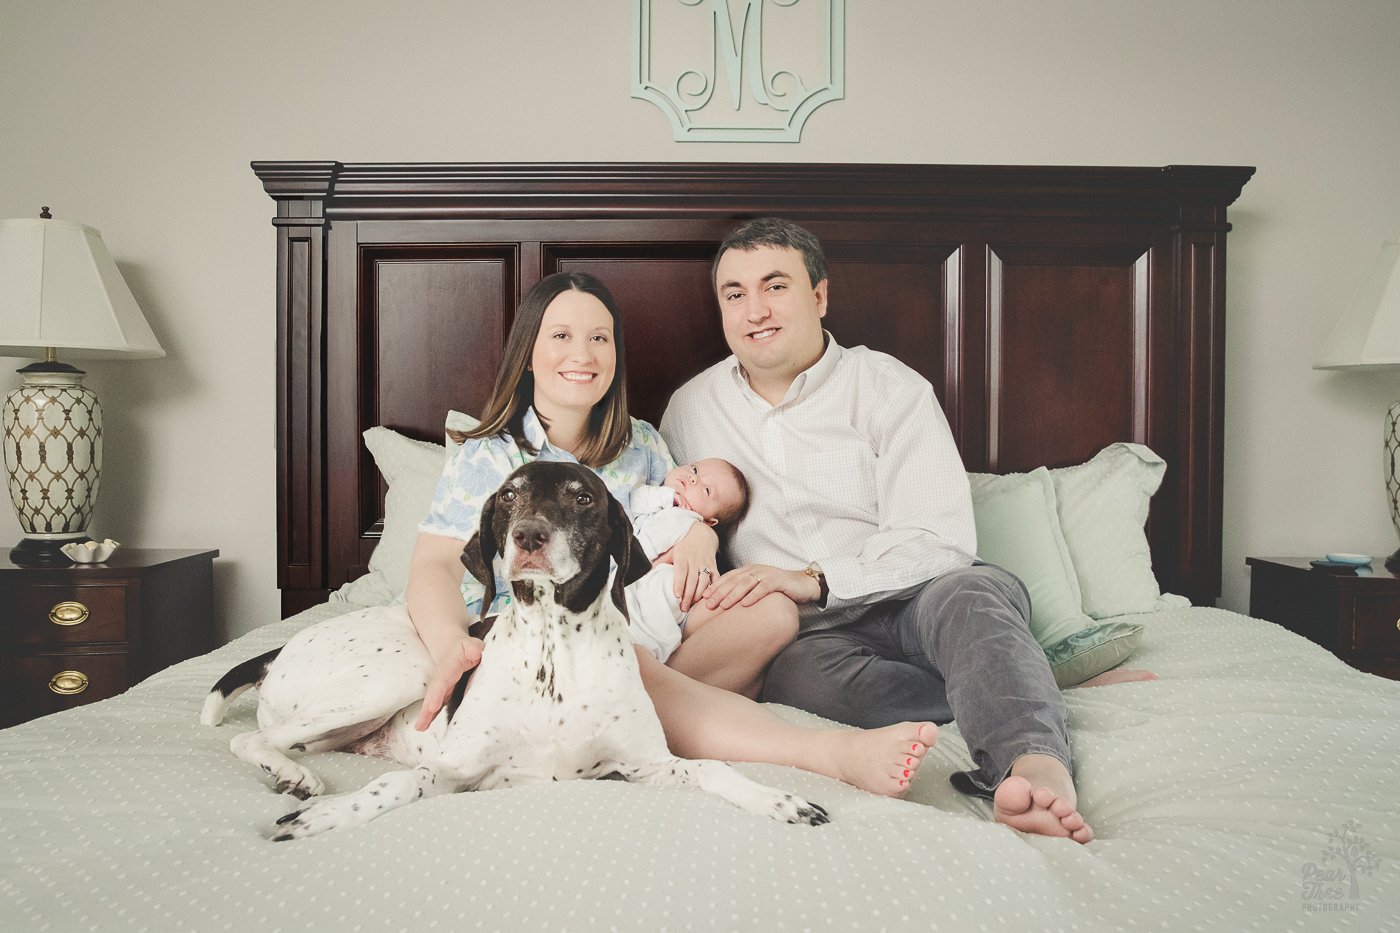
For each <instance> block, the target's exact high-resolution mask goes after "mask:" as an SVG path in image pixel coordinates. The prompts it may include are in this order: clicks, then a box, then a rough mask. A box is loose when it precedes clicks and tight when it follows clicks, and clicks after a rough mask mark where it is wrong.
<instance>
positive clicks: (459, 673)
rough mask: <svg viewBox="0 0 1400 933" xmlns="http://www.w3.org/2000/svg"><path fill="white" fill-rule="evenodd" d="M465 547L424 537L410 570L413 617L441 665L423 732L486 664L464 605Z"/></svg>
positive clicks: (421, 720)
mask: <svg viewBox="0 0 1400 933" xmlns="http://www.w3.org/2000/svg"><path fill="white" fill-rule="evenodd" d="M462 547H463V543H462V541H461V540H459V539H457V538H449V537H446V536H444V535H434V534H428V533H427V532H419V534H418V542H417V543H416V544H415V545H414V547H413V558H412V560H411V561H410V563H409V568H408V617H409V618H410V619H412V620H413V627H414V628H415V629H417V630H418V637H419V638H421V639H423V644H424V645H426V646H427V648H428V653H429V654H430V655H432V657H433V663H434V665H435V667H434V670H433V679H432V681H431V682H430V683H429V684H428V695H427V697H425V698H424V700H423V710H422V712H421V713H420V714H419V716H418V722H417V723H415V724H414V727H415V728H416V729H418V730H419V731H420V732H421V731H423V730H424V729H426V728H428V726H429V725H431V724H432V721H433V718H434V717H435V716H437V714H438V711H439V710H441V709H442V707H443V704H444V703H446V702H447V698H448V696H450V695H451V693H452V690H453V688H454V687H456V686H457V682H458V681H459V680H461V679H462V677H463V676H464V675H465V674H466V673H467V672H468V671H470V670H471V669H472V668H474V667H476V666H477V664H479V663H481V648H482V641H481V639H479V638H472V637H471V636H470V635H468V634H467V627H468V626H470V625H471V624H472V622H474V621H476V620H475V619H474V618H473V617H472V614H471V613H470V612H468V611H467V604H466V603H465V602H464V601H463V599H462V576H463V574H465V573H466V568H465V567H463V566H462V560H461V556H462Z"/></svg>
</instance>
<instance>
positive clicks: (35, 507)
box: [0, 207, 165, 564]
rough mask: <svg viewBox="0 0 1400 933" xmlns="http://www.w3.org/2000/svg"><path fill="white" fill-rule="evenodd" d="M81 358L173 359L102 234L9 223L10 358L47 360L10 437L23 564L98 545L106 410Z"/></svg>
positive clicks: (3, 267) (1, 268)
mask: <svg viewBox="0 0 1400 933" xmlns="http://www.w3.org/2000/svg"><path fill="white" fill-rule="evenodd" d="M60 354H61V355H62V356H64V357H67V358H69V359H121V358H132V359H151V358H155V357H161V356H165V351H164V350H162V349H161V346H160V344H159V343H158V342H157V341H156V338H155V335H154V334H152V333H151V328H150V326H149V325H147V324H146V319H145V317H144V316H142V314H141V309H140V308H139V307H137V305H136V299H135V298H133V297H132V295H131V289H129V288H127V285H126V282H125V281H124V280H123V279H122V276H121V272H119V271H118V270H117V264H116V263H115V262H113V261H112V257H111V255H110V254H109V253H108V252H107V247H106V245H105V244H104V243H103V242H102V234H100V233H98V232H97V231H96V230H94V229H93V228H92V227H88V226H85V225H83V224H79V223H73V222H72V221H66V220H54V219H53V216H52V215H51V214H50V213H49V209H48V208H47V207H45V208H44V209H43V211H42V212H41V213H40V214H39V217H38V218H37V219H16V220H0V356H20V357H36V356H42V357H44V360H43V362H38V363H31V364H30V365H28V366H26V367H24V368H23V369H21V370H19V373H20V374H21V375H23V376H24V385H22V386H20V387H19V388H17V389H14V390H13V391H11V392H10V394H9V395H7V396H6V397H5V404H4V417H3V428H4V435H3V438H0V440H3V445H4V450H5V469H6V471H7V474H8V479H9V488H10V501H11V502H12V503H13V504H14V507H15V515H16V516H17V517H18V518H19V523H20V527H21V528H22V529H23V530H24V539H23V540H22V541H20V543H19V544H18V545H17V546H16V547H15V548H14V549H13V550H11V551H10V559H11V560H12V561H14V562H15V563H23V564H66V563H68V562H69V559H68V557H67V555H65V554H63V552H62V550H61V548H62V547H63V545H65V544H69V543H72V542H76V541H86V540H88V536H87V530H88V525H89V524H91V522H92V510H93V506H94V505H96V503H97V487H98V480H99V474H100V472H101V469H102V407H101V405H99V404H98V402H97V393H95V392H93V391H92V390H91V389H89V388H87V387H86V386H84V385H83V384H82V383H83V376H84V375H86V373H84V372H83V371H82V370H81V369H77V368H76V367H74V366H72V365H70V364H68V363H64V362H60V361H59V359H58V357H59V355H60Z"/></svg>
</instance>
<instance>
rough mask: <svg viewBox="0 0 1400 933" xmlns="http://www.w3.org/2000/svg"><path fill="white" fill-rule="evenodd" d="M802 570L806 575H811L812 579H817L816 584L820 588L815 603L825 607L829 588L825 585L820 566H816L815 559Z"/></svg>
mask: <svg viewBox="0 0 1400 933" xmlns="http://www.w3.org/2000/svg"><path fill="white" fill-rule="evenodd" d="M802 572H803V573H805V574H806V575H807V576H809V577H811V578H812V579H813V580H816V581H817V586H818V587H820V588H821V594H820V595H819V596H818V597H817V605H818V606H820V607H822V608H823V609H825V608H826V596H827V593H829V592H830V590H829V589H827V586H826V574H824V573H822V568H821V567H820V566H818V564H817V562H816V561H812V562H811V563H810V564H808V565H807V566H806V567H804V568H803V569H802Z"/></svg>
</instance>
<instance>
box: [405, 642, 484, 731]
mask: <svg viewBox="0 0 1400 933" xmlns="http://www.w3.org/2000/svg"><path fill="white" fill-rule="evenodd" d="M485 644H486V643H485V642H483V641H482V640H481V639H480V638H473V637H471V636H470V635H464V636H462V640H461V641H459V642H458V643H457V644H455V645H453V646H452V647H451V648H450V649H449V650H448V651H447V652H445V653H444V654H443V656H442V657H441V658H440V659H439V660H438V663H437V669H436V670H434V671H433V679H432V680H431V681H430V682H429V683H428V695H427V696H425V697H424V698H423V710H422V712H420V713H419V714H418V721H417V722H415V723H414V724H413V728H415V729H417V730H418V731H419V732H422V731H423V730H425V729H427V728H428V727H429V726H431V725H432V724H433V720H434V719H435V718H436V717H437V714H438V712H439V711H441V710H442V708H443V706H444V705H445V704H446V703H447V698H448V697H450V696H451V695H452V691H453V690H454V689H455V688H456V686H457V682H458V681H460V680H461V679H462V678H463V677H465V676H467V672H468V671H471V670H472V669H473V668H475V667H476V666H477V665H478V664H480V663H481V649H482V647H483V646H484V645H485Z"/></svg>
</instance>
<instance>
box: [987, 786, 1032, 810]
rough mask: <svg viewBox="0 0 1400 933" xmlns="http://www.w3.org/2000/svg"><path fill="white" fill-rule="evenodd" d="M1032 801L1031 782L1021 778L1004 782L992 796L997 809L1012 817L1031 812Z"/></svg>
mask: <svg viewBox="0 0 1400 933" xmlns="http://www.w3.org/2000/svg"><path fill="white" fill-rule="evenodd" d="M1032 799H1033V797H1032V794H1031V782H1030V781H1027V780H1026V779H1025V778H1023V777H1019V776H1012V777H1009V778H1007V779H1006V780H1004V781H1002V782H1001V784H999V785H998V786H997V789H996V792H995V793H994V794H993V795H992V801H993V803H994V804H995V805H996V808H997V809H999V810H1001V811H1002V812H1003V813H1006V814H1008V815H1012V816H1014V815H1016V814H1018V813H1025V812H1026V811H1027V810H1029V809H1030V808H1031V802H1032Z"/></svg>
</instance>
